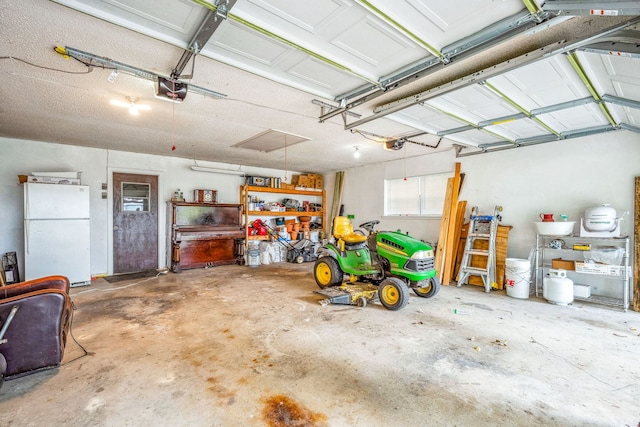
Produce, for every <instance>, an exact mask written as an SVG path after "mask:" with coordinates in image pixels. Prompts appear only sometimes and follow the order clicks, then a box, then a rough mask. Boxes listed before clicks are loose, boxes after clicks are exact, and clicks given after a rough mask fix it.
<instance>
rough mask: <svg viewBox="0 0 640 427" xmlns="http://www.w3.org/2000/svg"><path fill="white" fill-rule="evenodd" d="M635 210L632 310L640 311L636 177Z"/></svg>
mask: <svg viewBox="0 0 640 427" xmlns="http://www.w3.org/2000/svg"><path fill="white" fill-rule="evenodd" d="M635 188H636V192H635V194H636V195H635V198H634V209H633V248H634V251H633V289H632V290H633V301H632V304H631V308H632V309H633V310H635V311H640V279H639V277H638V276H640V176H636V186H635Z"/></svg>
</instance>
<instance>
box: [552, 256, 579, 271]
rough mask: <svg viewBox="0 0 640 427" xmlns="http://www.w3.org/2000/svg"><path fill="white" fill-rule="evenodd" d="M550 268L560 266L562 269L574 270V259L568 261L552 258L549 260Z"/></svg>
mask: <svg viewBox="0 0 640 427" xmlns="http://www.w3.org/2000/svg"><path fill="white" fill-rule="evenodd" d="M551 268H556V269H558V268H561V269H563V270H575V269H576V267H575V261H570V260H566V259H562V258H554V259H552V260H551Z"/></svg>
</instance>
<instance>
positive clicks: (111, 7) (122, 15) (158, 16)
mask: <svg viewBox="0 0 640 427" xmlns="http://www.w3.org/2000/svg"><path fill="white" fill-rule="evenodd" d="M56 2H57V3H60V4H64V5H66V6H69V7H71V8H73V9H77V10H80V11H82V12H84V13H87V14H89V15H93V16H98V17H100V18H101V19H104V20H105V21H109V22H113V23H114V24H117V25H120V26H122V27H125V28H131V29H133V30H135V31H137V32H140V33H142V34H147V35H150V36H151V37H155V38H157V39H159V40H165V41H167V42H169V43H172V44H175V45H177V46H181V47H186V46H187V45H188V44H189V41H190V40H191V39H192V38H193V35H194V34H195V33H196V31H197V30H198V28H199V27H200V23H201V22H202V20H203V19H204V17H205V16H206V14H207V10H206V9H203V8H202V7H200V6H199V5H197V4H196V3H195V2H192V1H189V0H176V1H173V2H171V5H170V7H158V4H157V2H150V1H146V2H145V1H135V0H118V1H116V0H56Z"/></svg>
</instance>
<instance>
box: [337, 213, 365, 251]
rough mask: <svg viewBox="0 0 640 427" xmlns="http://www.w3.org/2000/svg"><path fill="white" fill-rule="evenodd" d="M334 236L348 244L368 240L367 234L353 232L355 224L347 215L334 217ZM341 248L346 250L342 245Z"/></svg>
mask: <svg viewBox="0 0 640 427" xmlns="http://www.w3.org/2000/svg"><path fill="white" fill-rule="evenodd" d="M333 237H335V238H336V240H338V242H340V241H343V242H344V243H346V244H347V245H353V244H358V243H362V242H364V241H365V240H367V236H363V235H362V234H357V233H354V232H353V225H352V224H351V221H350V220H349V218H347V217H346V216H337V217H335V218H334V219H333ZM341 250H344V248H342V245H341Z"/></svg>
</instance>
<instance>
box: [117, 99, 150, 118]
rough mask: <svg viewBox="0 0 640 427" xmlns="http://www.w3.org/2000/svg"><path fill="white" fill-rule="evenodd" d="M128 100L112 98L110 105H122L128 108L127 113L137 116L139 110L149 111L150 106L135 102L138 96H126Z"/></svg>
mask: <svg viewBox="0 0 640 427" xmlns="http://www.w3.org/2000/svg"><path fill="white" fill-rule="evenodd" d="M126 98H127V100H128V101H129V102H124V101H120V100H119V99H112V100H111V101H110V102H111V105H115V106H117V107H124V108H128V109H129V114H131V115H133V116H137V115H139V114H140V110H143V111H149V110H151V107H150V106H149V105H145V104H136V102H138V98H135V97H132V96H127V97H126Z"/></svg>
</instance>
